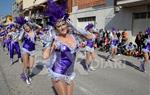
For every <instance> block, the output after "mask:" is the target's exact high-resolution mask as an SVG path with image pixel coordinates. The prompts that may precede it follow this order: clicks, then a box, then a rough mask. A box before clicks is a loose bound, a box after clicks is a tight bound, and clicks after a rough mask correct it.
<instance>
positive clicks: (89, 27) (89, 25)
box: [85, 23, 94, 31]
mask: <svg viewBox="0 0 150 95" xmlns="http://www.w3.org/2000/svg"><path fill="white" fill-rule="evenodd" d="M93 27H94V25H93V24H92V23H89V24H88V25H86V26H85V30H86V31H89V30H90V29H91V28H93Z"/></svg>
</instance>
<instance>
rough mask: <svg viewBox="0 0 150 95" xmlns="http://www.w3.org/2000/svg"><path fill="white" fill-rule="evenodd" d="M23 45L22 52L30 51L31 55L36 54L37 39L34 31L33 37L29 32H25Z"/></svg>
mask: <svg viewBox="0 0 150 95" xmlns="http://www.w3.org/2000/svg"><path fill="white" fill-rule="evenodd" d="M22 35H23V37H22V40H23V46H22V54H24V53H28V54H29V55H30V56H34V55H35V41H36V35H35V33H34V36H33V37H30V36H29V35H28V34H27V33H25V32H23V34H22Z"/></svg>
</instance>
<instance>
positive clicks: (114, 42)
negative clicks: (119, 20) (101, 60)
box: [111, 29, 119, 48]
mask: <svg viewBox="0 0 150 95" xmlns="http://www.w3.org/2000/svg"><path fill="white" fill-rule="evenodd" d="M112 32H114V33H115V34H114V35H113V34H112V35H111V48H117V46H118V44H119V39H118V37H117V35H116V31H115V29H113V30H112Z"/></svg>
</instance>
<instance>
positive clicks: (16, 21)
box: [15, 16, 27, 26]
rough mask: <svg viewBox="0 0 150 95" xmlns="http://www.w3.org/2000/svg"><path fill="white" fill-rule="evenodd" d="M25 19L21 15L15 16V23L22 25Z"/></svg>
mask: <svg viewBox="0 0 150 95" xmlns="http://www.w3.org/2000/svg"><path fill="white" fill-rule="evenodd" d="M26 22H27V21H26V20H25V18H24V17H23V16H20V17H16V18H15V23H17V24H19V25H21V26H22V25H24V24H25V23H26Z"/></svg>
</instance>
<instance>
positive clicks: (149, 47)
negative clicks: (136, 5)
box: [139, 28, 150, 72]
mask: <svg viewBox="0 0 150 95" xmlns="http://www.w3.org/2000/svg"><path fill="white" fill-rule="evenodd" d="M146 35H148V36H149V35H150V28H148V29H147V31H146ZM144 42H145V46H144V47H143V49H142V51H143V52H144V53H150V38H149V37H148V38H147V39H145V41H144ZM145 65H149V63H146V62H144V61H143V62H142V63H141V65H140V67H139V68H140V70H141V71H142V72H145V67H149V66H145ZM147 70H149V68H148V69H147Z"/></svg>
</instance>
